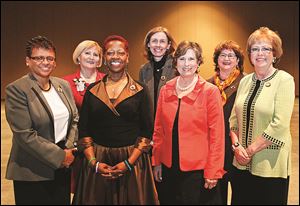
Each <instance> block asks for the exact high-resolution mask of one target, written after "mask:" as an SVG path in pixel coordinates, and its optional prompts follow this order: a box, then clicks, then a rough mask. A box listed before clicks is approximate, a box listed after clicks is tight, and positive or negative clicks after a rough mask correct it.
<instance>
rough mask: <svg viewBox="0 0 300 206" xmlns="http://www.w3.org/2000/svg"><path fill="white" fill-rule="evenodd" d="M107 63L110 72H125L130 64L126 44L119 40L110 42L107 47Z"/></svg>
mask: <svg viewBox="0 0 300 206" xmlns="http://www.w3.org/2000/svg"><path fill="white" fill-rule="evenodd" d="M105 47H106V52H105V55H104V57H105V62H106V64H107V67H108V69H109V71H110V72H112V73H120V72H124V70H125V67H126V65H127V64H128V57H129V54H128V52H127V51H126V49H125V44H124V43H123V42H121V41H118V40H113V41H110V42H108V43H107V44H106V45H105Z"/></svg>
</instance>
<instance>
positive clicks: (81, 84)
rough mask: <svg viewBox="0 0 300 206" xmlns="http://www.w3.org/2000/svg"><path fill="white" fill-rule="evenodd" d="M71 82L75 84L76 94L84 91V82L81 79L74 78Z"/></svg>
mask: <svg viewBox="0 0 300 206" xmlns="http://www.w3.org/2000/svg"><path fill="white" fill-rule="evenodd" d="M73 82H75V85H76V89H77V91H78V92H82V91H84V89H85V81H84V80H83V79H82V78H79V79H78V78H75V79H73Z"/></svg>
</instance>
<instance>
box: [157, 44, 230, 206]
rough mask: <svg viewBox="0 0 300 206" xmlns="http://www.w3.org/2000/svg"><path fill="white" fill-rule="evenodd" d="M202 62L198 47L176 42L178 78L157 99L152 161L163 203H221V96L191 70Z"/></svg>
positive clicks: (222, 147)
mask: <svg viewBox="0 0 300 206" xmlns="http://www.w3.org/2000/svg"><path fill="white" fill-rule="evenodd" d="M202 63H203V61H202V49H201V47H200V45H199V44H197V43H194V42H189V41H183V42H181V43H180V44H179V46H178V48H177V50H176V51H175V55H174V62H173V66H174V67H176V68H177V71H178V72H179V74H180V76H179V77H175V78H174V79H172V80H170V81H169V82H167V83H166V85H165V86H163V87H162V89H161V90H160V95H159V98H158V103H157V111H156V117H155V127H154V134H153V141H154V145H153V156H152V164H153V166H154V177H155V180H156V181H159V182H162V183H163V185H164V187H165V188H166V190H165V191H168V194H166V196H168V198H167V199H168V204H174V205H177V204H196V205H201V204H221V202H220V197H219V195H220V194H219V192H218V187H216V185H217V182H218V179H220V178H222V176H223V174H224V173H225V172H224V170H223V165H224V119H223V108H222V100H221V96H220V93H219V90H218V88H217V87H216V86H214V85H212V84H211V83H208V82H206V81H205V80H204V79H203V78H202V77H201V76H199V75H197V74H196V72H197V68H198V67H199V65H200V64H202Z"/></svg>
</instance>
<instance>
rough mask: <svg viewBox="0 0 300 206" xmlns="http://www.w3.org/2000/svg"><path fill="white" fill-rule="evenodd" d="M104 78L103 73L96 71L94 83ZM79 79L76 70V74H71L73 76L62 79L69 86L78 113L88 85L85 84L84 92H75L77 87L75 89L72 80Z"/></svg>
mask: <svg viewBox="0 0 300 206" xmlns="http://www.w3.org/2000/svg"><path fill="white" fill-rule="evenodd" d="M104 76H105V74H104V73H102V72H99V71H97V77H96V81H98V80H100V79H102V78H103V77H104ZM79 78H80V69H78V70H77V72H76V73H73V74H70V75H68V76H65V77H63V79H65V80H67V81H68V82H69V84H70V86H71V89H72V93H73V95H74V98H75V103H76V107H77V109H78V111H80V108H81V104H82V101H83V96H84V94H85V92H86V88H87V87H88V86H89V85H90V84H89V83H85V86H84V90H83V91H77V87H76V84H75V81H74V79H79Z"/></svg>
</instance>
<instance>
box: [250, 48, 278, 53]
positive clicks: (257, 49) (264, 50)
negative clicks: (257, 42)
mask: <svg viewBox="0 0 300 206" xmlns="http://www.w3.org/2000/svg"><path fill="white" fill-rule="evenodd" d="M259 51H261V52H262V53H263V54H269V53H270V52H271V51H273V49H272V48H270V47H262V48H259V47H253V48H251V49H250V52H251V53H252V54H258V53H259Z"/></svg>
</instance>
